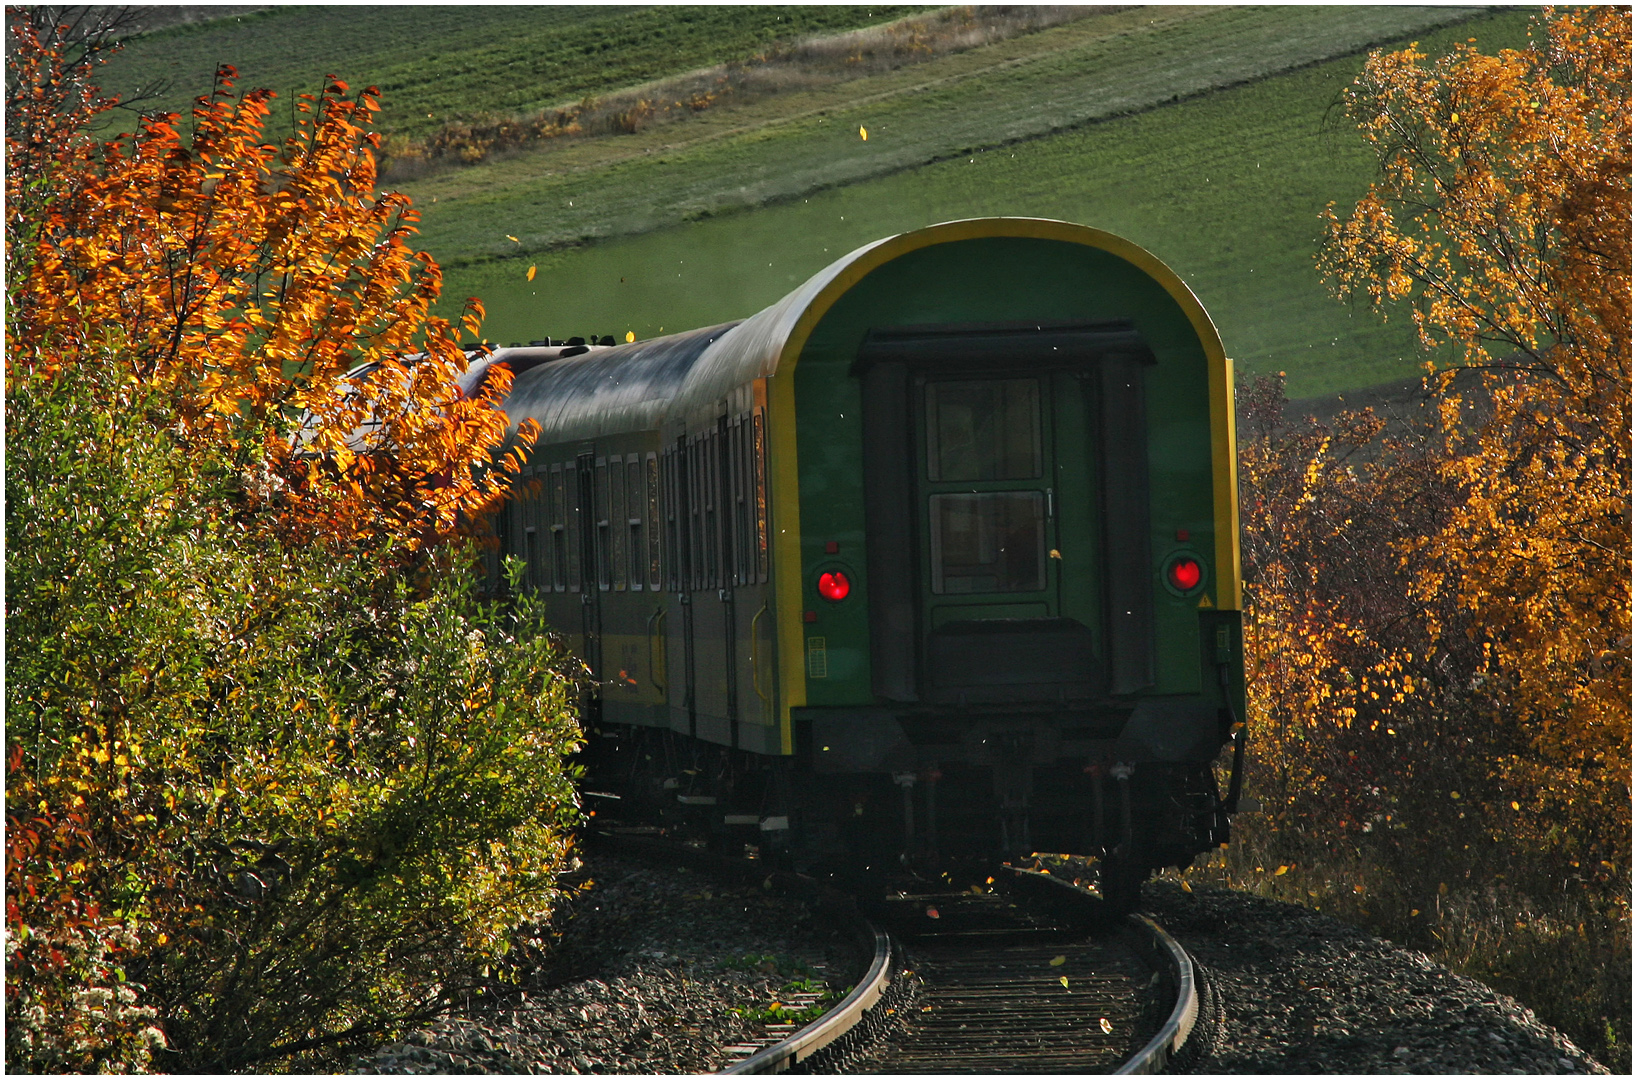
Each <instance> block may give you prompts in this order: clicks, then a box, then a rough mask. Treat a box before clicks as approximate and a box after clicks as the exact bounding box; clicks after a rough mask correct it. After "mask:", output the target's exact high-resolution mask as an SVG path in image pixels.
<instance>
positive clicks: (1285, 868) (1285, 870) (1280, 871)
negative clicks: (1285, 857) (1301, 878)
mask: <svg viewBox="0 0 1637 1080" xmlns="http://www.w3.org/2000/svg"><path fill="white" fill-rule="evenodd" d="M1289 872H1290V867H1288V866H1281V867H1279V869H1277V870H1275V871H1274V872H1273V876H1274V877H1278V876H1279V875H1280V874H1288V873H1289Z"/></svg>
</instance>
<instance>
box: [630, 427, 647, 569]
mask: <svg viewBox="0 0 1637 1080" xmlns="http://www.w3.org/2000/svg"><path fill="white" fill-rule="evenodd" d="M625 491H626V498H627V502H626V505H625V526H626V529H627V531H629V533H630V536H629V538H628V539H629V543H627V545H626V549H625V551H626V557H627V558H628V559H629V560H630V562H631V588H633V589H637V590H640V589H641V588H642V580H643V578H645V577H646V576H647V575H646V574H644V573H643V572H642V571H643V567H644V565H645V564H646V563H647V561H648V545H647V544H646V543H645V542H644V541H643V538H642V519H643V512H644V510H645V509H646V507H647V504H648V500H647V498H646V497H645V496H644V493H643V490H642V461H641V459H640V458H638V457H637V455H636V454H632V455H631V456H630V457H628V458H626V459H625Z"/></svg>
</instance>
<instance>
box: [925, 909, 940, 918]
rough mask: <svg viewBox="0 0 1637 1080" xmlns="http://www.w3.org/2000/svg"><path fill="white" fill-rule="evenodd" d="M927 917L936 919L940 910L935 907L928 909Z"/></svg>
mask: <svg viewBox="0 0 1637 1080" xmlns="http://www.w3.org/2000/svg"><path fill="white" fill-rule="evenodd" d="M926 917H927V918H929V919H936V918H937V917H938V909H937V908H935V907H929V908H927V909H926Z"/></svg>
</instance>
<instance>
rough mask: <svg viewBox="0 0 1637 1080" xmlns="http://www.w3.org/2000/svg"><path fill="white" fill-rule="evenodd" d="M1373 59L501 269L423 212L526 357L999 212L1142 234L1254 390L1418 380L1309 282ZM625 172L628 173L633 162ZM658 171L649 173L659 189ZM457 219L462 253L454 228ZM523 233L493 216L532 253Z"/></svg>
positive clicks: (1350, 168) (1497, 30)
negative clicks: (889, 238)
mask: <svg viewBox="0 0 1637 1080" xmlns="http://www.w3.org/2000/svg"><path fill="white" fill-rule="evenodd" d="M1281 10H1282V9H1281ZM1308 10H1312V9H1308ZM1326 10H1328V9H1326ZM1527 16H1528V12H1527V11H1523V10H1513V11H1506V12H1499V13H1485V14H1482V15H1479V16H1477V17H1474V18H1469V19H1468V20H1467V21H1465V22H1462V23H1460V24H1458V25H1455V26H1452V27H1448V28H1446V29H1443V30H1439V31H1435V32H1431V33H1426V34H1424V35H1422V36H1424V37H1425V41H1424V43H1423V47H1424V48H1425V49H1426V50H1428V51H1429V52H1436V51H1444V50H1446V49H1447V48H1448V47H1449V46H1450V44H1451V43H1452V42H1453V41H1455V40H1465V39H1466V38H1468V37H1476V38H1477V39H1478V40H1479V43H1480V47H1484V48H1493V47H1495V46H1497V45H1516V44H1519V43H1521V41H1522V40H1523V30H1524V23H1525V20H1526V19H1527ZM1065 29H1066V28H1065ZM1051 33H1057V31H1053V32H1051ZM1037 37H1039V38H1045V37H1047V34H1041V35H1037ZM1013 44H1016V43H1013ZM1362 62H1363V57H1362V54H1360V53H1354V54H1352V55H1350V56H1345V57H1341V58H1339V59H1336V60H1331V61H1325V62H1321V63H1317V64H1310V65H1305V66H1302V67H1300V68H1297V69H1296V70H1292V71H1288V72H1285V73H1283V74H1279V75H1275V76H1270V77H1267V78H1262V79H1254V80H1249V81H1246V82H1243V83H1240V84H1238V85H1235V86H1231V87H1226V88H1223V89H1221V90H1217V91H1214V92H1209V93H1202V94H1199V95H1195V96H1193V97H1190V98H1186V99H1184V100H1182V101H1179V102H1167V103H1165V104H1164V105H1163V106H1157V107H1154V108H1150V109H1147V110H1144V111H1140V112H1136V113H1134V114H1131V115H1125V116H1120V117H1115V118H1111V119H1108V120H1103V121H1096V122H1091V123H1087V124H1084V125H1081V126H1078V127H1076V128H1073V129H1071V130H1068V131H1064V132H1059V133H1056V134H1052V135H1048V136H1045V137H1041V138H1034V139H1022V140H1019V141H1016V142H1012V143H1007V144H1003V145H1001V146H998V147H995V148H991V149H989V150H986V151H972V152H968V153H965V154H960V155H959V156H949V157H946V158H944V159H943V160H941V161H937V162H933V163H931V164H926V165H922V166H920V167H917V168H904V169H899V170H897V171H894V172H891V173H889V174H887V175H884V176H880V177H877V178H874V179H870V180H865V181H861V182H857V183H852V184H844V185H837V186H833V187H828V188H825V189H822V190H819V191H814V192H812V193H810V194H807V195H805V196H800V197H794V198H786V199H782V200H779V201H776V202H773V203H771V204H765V205H762V206H761V207H760V208H757V209H754V210H751V211H748V212H727V213H722V214H719V215H715V216H702V217H700V218H698V219H696V220H692V221H688V222H685V223H681V224H677V225H674V226H671V227H665V228H658V229H654V230H652V231H649V232H646V233H643V234H641V235H636V236H627V237H622V238H615V239H608V240H603V241H600V242H597V243H592V244H587V245H583V246H579V247H574V248H570V249H557V250H547V251H541V252H534V253H524V252H520V251H519V253H518V255H517V256H515V257H513V258H507V259H500V260H494V261H468V259H466V258H461V257H459V256H457V257H455V258H453V259H450V258H449V255H450V252H451V251H452V250H453V249H454V248H455V244H456V243H457V242H458V243H459V245H460V249H461V250H471V249H472V248H474V247H478V246H480V245H482V246H486V247H488V248H490V249H493V248H494V247H497V246H498V247H499V248H500V250H505V249H507V248H510V249H512V250H513V251H518V249H520V248H521V247H522V245H521V244H513V243H512V242H511V241H509V240H504V237H502V243H501V244H500V245H493V244H491V243H489V242H488V238H487V236H485V235H484V230H485V229H486V228H489V227H490V226H488V225H487V224H486V221H487V220H489V219H487V218H486V216H485V214H486V213H487V212H488V210H487V209H484V210H483V212H477V211H474V210H473V205H474V204H469V203H464V202H462V203H461V207H460V211H461V212H460V213H459V214H458V215H453V216H451V217H448V218H444V217H442V210H441V208H442V206H443V202H442V200H441V199H440V200H439V202H438V203H437V204H430V203H429V201H428V200H426V199H423V200H422V203H421V205H422V207H423V209H425V210H427V211H428V214H429V221H428V233H427V235H426V237H425V239H427V240H428V241H429V242H430V244H429V246H430V247H431V249H432V250H433V251H434V253H437V254H439V255H440V257H442V258H445V259H446V260H448V261H449V262H450V263H451V264H452V265H451V266H450V269H449V272H448V277H447V290H448V295H450V296H455V297H463V296H467V295H478V296H481V297H483V298H484V300H485V302H486V303H487V304H488V307H489V312H490V319H489V322H488V323H487V324H486V332H487V333H488V335H489V336H490V337H491V339H492V340H497V341H513V340H518V341H526V340H532V339H536V338H539V337H541V336H544V335H547V334H550V335H553V336H559V337H561V336H567V335H571V334H589V333H597V334H617V335H623V334H624V333H625V332H626V331H628V330H629V331H632V332H634V333H635V334H637V335H638V336H650V335H653V334H657V333H660V332H662V331H664V330H672V331H674V330H678V329H685V328H688V327H693V326H702V325H709V324H711V323H714V322H720V321H722V320H725V319H731V318H737V317H742V316H744V315H747V314H749V313H751V312H754V311H756V310H757V309H759V308H760V307H762V306H764V305H766V304H768V303H770V302H772V301H773V300H775V299H777V298H778V297H779V296H781V295H782V294H783V293H785V292H786V291H788V290H789V289H790V288H792V287H794V285H795V284H797V283H798V282H800V281H801V280H803V279H804V278H805V277H807V276H808V275H809V274H811V273H813V272H815V271H816V270H818V269H819V268H821V267H822V266H824V265H825V264H826V263H828V262H830V261H831V260H833V259H835V258H836V257H838V256H839V255H841V254H843V253H845V252H846V251H848V250H851V249H852V248H853V247H856V246H857V245H859V244H862V243H867V242H869V241H870V240H874V239H876V238H878V237H881V236H885V235H889V234H891V233H895V232H901V231H904V230H906V229H912V228H918V227H920V226H923V225H927V224H931V223H933V222H937V221H946V220H951V219H955V218H961V217H972V216H978V215H987V214H1013V215H1024V216H1040V217H1054V218H1062V219H1066V220H1072V221H1079V222H1084V223H1086V224H1090V225H1095V226H1098V227H1101V228H1106V229H1109V230H1111V231H1113V232H1116V233H1119V234H1121V235H1124V236H1127V237H1130V238H1131V239H1133V240H1135V241H1136V242H1137V243H1140V244H1142V245H1143V246H1145V247H1147V248H1149V249H1150V250H1152V251H1154V252H1155V253H1156V254H1157V255H1159V256H1160V258H1162V259H1164V260H1165V261H1166V262H1168V263H1169V264H1170V265H1171V266H1172V267H1173V268H1174V269H1176V270H1177V271H1178V273H1180V274H1181V275H1182V276H1183V278H1184V279H1185V280H1186V281H1187V282H1188V283H1189V284H1190V286H1191V287H1192V288H1193V289H1194V290H1195V292H1196V293H1198V295H1199V296H1200V298H1201V300H1202V301H1203V302H1204V303H1205V306H1206V308H1207V309H1208V310H1209V311H1211V313H1212V315H1213V317H1214V318H1215V319H1216V320H1217V324H1218V327H1219V329H1220V330H1221V332H1222V336H1223V340H1224V342H1225V344H1226V345H1227V348H1228V351H1229V354H1230V355H1231V356H1233V357H1234V358H1235V360H1236V364H1237V366H1238V370H1239V371H1240V373H1241V375H1242V376H1243V375H1247V374H1249V373H1254V372H1258V371H1286V372H1288V375H1289V380H1288V385H1289V387H1290V390H1291V393H1292V394H1293V395H1295V396H1307V395H1317V394H1324V393H1334V392H1337V391H1341V390H1346V389H1352V388H1356V387H1360V386H1368V385H1371V384H1374V383H1378V382H1382V381H1385V380H1389V379H1395V378H1400V377H1403V376H1406V375H1410V374H1414V373H1415V372H1417V371H1418V370H1419V366H1420V364H1421V363H1422V362H1423V361H1424V360H1425V356H1424V355H1423V354H1421V353H1420V352H1419V350H1418V348H1417V346H1416V343H1415V341H1414V336H1413V331H1412V330H1411V329H1410V327H1409V325H1408V321H1407V319H1398V320H1395V321H1394V322H1393V323H1390V324H1383V323H1382V322H1381V321H1380V320H1379V319H1378V318H1377V317H1376V316H1374V315H1373V314H1370V313H1368V312H1365V311H1357V312H1355V311H1353V310H1350V309H1349V308H1348V307H1345V306H1343V305H1341V304H1338V303H1337V302H1336V301H1335V300H1333V299H1332V298H1331V297H1330V296H1329V295H1328V294H1327V293H1326V292H1325V290H1324V288H1323V286H1322V283H1321V282H1320V281H1319V278H1318V276H1317V274H1316V273H1315V271H1314V268H1313V254H1314V252H1315V250H1316V248H1317V243H1318V237H1319V233H1320V227H1319V222H1318V213H1319V211H1320V210H1321V209H1322V208H1323V207H1324V205H1325V204H1326V203H1327V202H1330V201H1332V200H1334V201H1337V202H1340V203H1346V202H1348V201H1350V200H1353V199H1356V198H1357V197H1358V196H1359V195H1360V194H1362V192H1363V190H1364V188H1365V186H1366V184H1367V183H1368V182H1369V179H1370V176H1371V170H1372V168H1373V164H1372V160H1371V158H1370V156H1369V155H1368V153H1367V152H1366V151H1365V149H1364V147H1363V144H1362V143H1361V141H1360V140H1359V139H1358V137H1357V135H1356V134H1355V133H1354V132H1352V131H1351V130H1350V128H1348V127H1347V126H1346V125H1344V124H1341V123H1339V122H1338V120H1337V119H1336V118H1335V117H1334V115H1333V113H1332V105H1333V103H1334V102H1335V100H1336V99H1337V96H1338V95H1339V93H1340V92H1341V90H1342V88H1344V87H1345V86H1346V85H1347V84H1348V83H1349V82H1350V81H1351V80H1352V79H1353V77H1354V76H1355V75H1356V74H1357V72H1358V70H1359V68H1360V66H1361V65H1362ZM831 123H832V124H835V125H839V124H840V123H841V121H840V120H834V121H831ZM848 125H849V129H848V132H847V134H848V135H850V137H851V140H852V141H853V142H855V143H857V144H858V145H859V147H860V148H861V149H862V148H864V147H873V146H875V144H876V142H877V139H878V137H879V138H880V139H881V140H882V141H883V142H888V141H889V136H888V135H881V136H878V134H877V133H878V131H879V130H880V129H879V128H878V127H876V126H871V127H870V128H869V131H870V139H869V141H868V142H867V143H865V142H864V141H863V140H859V139H858V137H857V130H856V125H855V124H852V123H851V118H850V117H849V118H848ZM639 138H640V136H636V137H633V139H639ZM514 164H515V162H508V163H501V164H500V165H497V166H495V168H497V169H499V168H503V167H509V166H512V165H514ZM642 164H646V163H645V162H644V163H642ZM625 167H626V168H629V169H632V170H633V172H635V170H636V168H637V164H634V163H628V164H627V165H626V166H625ZM665 172H666V169H665V167H661V166H657V165H656V166H654V167H652V168H651V169H649V175H651V176H656V177H659V178H658V179H655V181H654V183H655V185H656V187H658V189H659V190H660V191H661V192H664V191H665V190H667V189H664V188H663V186H662V185H664V184H665V183H666V182H667V180H666V178H665V177H664V176H663V175H662V174H664V173H665ZM600 175H602V176H604V177H607V176H610V175H615V173H614V171H613V170H610V171H609V172H605V173H602V174H600ZM722 175H725V176H729V177H736V178H740V179H741V180H742V179H743V178H744V175H745V174H743V173H734V172H732V171H731V170H725V171H724V173H723V174H722ZM455 179H458V177H450V178H449V182H451V183H452V182H453V181H454V180H455ZM775 179H777V178H776V177H775ZM747 186H748V185H747ZM669 190H670V191H671V192H673V193H674V190H675V189H674V188H673V189H669ZM571 198H572V201H573V202H574V203H575V206H574V208H573V210H569V209H568V208H567V207H558V208H557V209H556V211H555V212H556V213H560V214H562V215H565V217H566V215H568V214H570V213H578V211H579V210H580V209H581V203H582V200H586V199H589V201H590V202H591V203H592V205H593V206H594V207H595V206H599V205H601V206H606V205H607V202H606V201H603V202H599V200H611V199H612V198H613V193H612V192H611V191H607V190H600V189H598V190H591V189H582V190H581V191H579V192H576V193H575V194H573V195H572V196H571ZM564 201H565V202H566V201H568V199H567V198H565V200H564ZM494 209H495V210H496V211H498V210H499V209H501V206H500V204H496V205H495V207H494ZM469 211H470V212H469ZM540 212H542V213H543V211H540ZM519 217H522V215H521V214H519ZM577 220H582V221H583V220H585V219H577ZM463 222H464V224H465V227H466V229H467V230H468V231H467V233H466V235H464V236H459V235H455V234H453V233H449V232H444V231H442V230H444V229H445V228H448V227H450V226H458V225H460V224H461V223H463ZM514 223H515V230H514ZM526 223H527V221H526V219H525V220H519V218H518V217H506V216H500V217H498V218H497V219H495V226H496V227H498V228H500V229H504V230H505V232H509V233H512V234H513V235H517V236H518V237H519V239H520V240H523V241H525V242H527V241H529V240H530V239H531V237H530V236H529V235H528V234H527V233H526ZM490 235H492V234H490ZM531 265H534V266H537V267H538V273H537V275H536V277H535V279H534V280H533V281H529V280H527V278H526V271H527V269H528V267H529V266H531Z"/></svg>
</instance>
